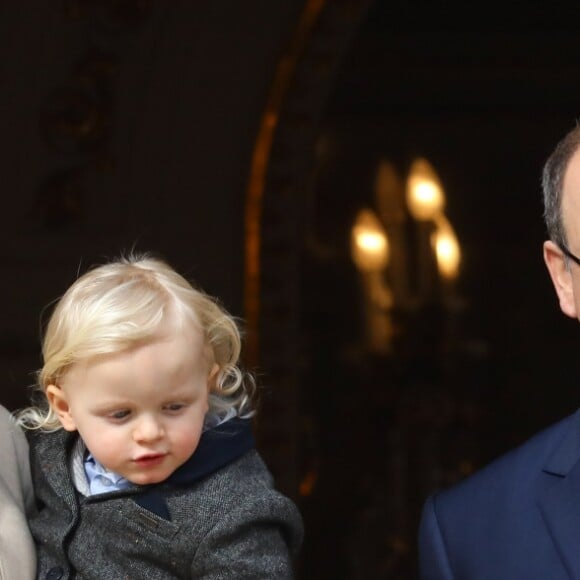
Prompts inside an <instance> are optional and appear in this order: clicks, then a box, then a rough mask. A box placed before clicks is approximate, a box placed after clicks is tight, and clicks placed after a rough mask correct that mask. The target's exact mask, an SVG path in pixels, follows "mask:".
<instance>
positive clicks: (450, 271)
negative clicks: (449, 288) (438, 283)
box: [432, 218, 461, 280]
mask: <svg viewBox="0 0 580 580" xmlns="http://www.w3.org/2000/svg"><path fill="white" fill-rule="evenodd" d="M437 221H438V223H437V229H436V230H435V232H434V233H433V238H432V243H433V247H434V249H435V256H436V258H437V268H438V269H439V273H440V274H441V276H442V277H443V278H447V279H450V280H453V279H455V278H457V275H458V274H459V263H460V262H461V251H460V248H459V242H458V241H457V236H456V235H455V232H454V231H453V228H452V227H451V224H450V223H449V222H448V221H447V220H446V219H444V218H442V219H439V220H437Z"/></svg>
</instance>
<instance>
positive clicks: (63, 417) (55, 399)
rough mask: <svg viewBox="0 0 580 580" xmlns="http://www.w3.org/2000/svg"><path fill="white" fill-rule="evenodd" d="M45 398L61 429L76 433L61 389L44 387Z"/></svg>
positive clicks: (51, 386) (55, 386)
mask: <svg viewBox="0 0 580 580" xmlns="http://www.w3.org/2000/svg"><path fill="white" fill-rule="evenodd" d="M46 398H47V399H48V403H49V405H50V406H51V408H52V410H53V411H54V412H55V413H56V415H57V417H58V419H59V421H60V424H61V425H62V426H63V429H65V430H66V431H76V430H77V427H76V423H75V422H74V420H73V418H72V415H71V414H70V406H69V404H68V401H67V398H66V395H65V392H64V391H63V390H62V388H61V387H58V386H57V385H48V387H46Z"/></svg>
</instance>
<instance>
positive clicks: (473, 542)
mask: <svg viewBox="0 0 580 580" xmlns="http://www.w3.org/2000/svg"><path fill="white" fill-rule="evenodd" d="M542 187H543V194H544V218H545V220H546V226H547V229H548V235H549V237H550V240H549V241H546V242H545V243H544V261H545V263H546V266H547V268H548V272H549V273H550V277H551V279H552V282H553V284H554V288H555V289H556V293H557V295H558V299H559V303H560V308H561V310H562V312H563V313H564V314H565V315H567V316H570V317H571V318H576V319H578V318H580V257H578V256H580V127H575V128H574V129H572V130H571V131H570V132H569V133H568V134H567V135H566V136H565V137H564V138H563V139H562V141H560V143H558V145H557V146H556V148H555V150H554V152H553V153H552V154H551V155H550V157H549V159H548V160H547V162H546V164H545V166H544V171H543V178H542ZM419 554H420V568H421V579H422V580H570V579H578V580H580V411H578V412H576V413H575V414H574V415H572V416H570V417H568V418H566V419H564V420H563V421H561V422H560V423H557V424H556V425H553V426H552V427H550V428H548V429H546V430H545V431H543V432H542V433H540V434H538V435H536V436H535V437H533V438H532V439H530V440H529V441H527V442H526V443H524V444H523V445H522V446H521V447H519V448H517V449H515V450H513V451H511V452H509V453H508V454H506V455H504V456H503V457H501V458H499V459H497V460H496V461H494V462H493V463H491V464H490V465H488V466H487V467H485V468H483V469H482V470H481V471H479V472H478V473H476V474H475V475H473V476H471V477H469V478H467V479H466V480H464V481H462V482H461V483H459V484H458V485H456V486H454V487H452V488H451V489H448V490H445V491H442V492H440V493H437V494H435V495H433V496H432V497H430V498H429V499H428V500H427V502H426V503H425V505H424V507H423V516H422V519H421V525H420V531H419Z"/></svg>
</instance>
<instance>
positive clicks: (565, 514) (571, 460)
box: [538, 412, 580, 579]
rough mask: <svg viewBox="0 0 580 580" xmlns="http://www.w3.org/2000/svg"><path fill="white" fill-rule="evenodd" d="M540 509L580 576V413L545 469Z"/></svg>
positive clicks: (558, 546) (570, 565)
mask: <svg viewBox="0 0 580 580" xmlns="http://www.w3.org/2000/svg"><path fill="white" fill-rule="evenodd" d="M540 482H541V484H542V488H541V490H540V493H539V496H538V503H539V506H540V510H541V512H542V515H543V517H544V520H545V522H546V525H547V527H548V530H549V532H550V535H551V536H552V539H553V541H554V544H555V546H556V549H557V550H558V552H559V553H560V556H561V557H562V560H563V561H564V565H565V566H566V569H567V571H568V573H569V574H570V577H571V578H574V579H579V578H580V412H577V413H576V414H575V415H574V417H573V418H572V425H571V428H570V429H568V431H567V433H566V434H565V436H564V438H563V439H562V441H561V443H560V445H559V446H558V447H557V449H556V451H555V452H554V453H553V454H552V456H551V457H550V459H549V460H548V462H547V464H546V466H545V467H544V469H543V473H542V475H541V479H540Z"/></svg>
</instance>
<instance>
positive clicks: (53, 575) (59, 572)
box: [46, 566, 64, 580]
mask: <svg viewBox="0 0 580 580" xmlns="http://www.w3.org/2000/svg"><path fill="white" fill-rule="evenodd" d="M63 574H64V570H63V569H62V568H61V567H60V566H55V567H54V568H51V569H50V570H49V571H48V573H47V574H46V580H60V579H61V578H62V576H63Z"/></svg>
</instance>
